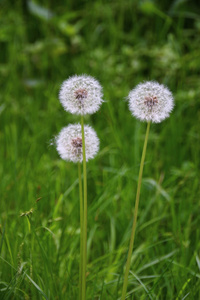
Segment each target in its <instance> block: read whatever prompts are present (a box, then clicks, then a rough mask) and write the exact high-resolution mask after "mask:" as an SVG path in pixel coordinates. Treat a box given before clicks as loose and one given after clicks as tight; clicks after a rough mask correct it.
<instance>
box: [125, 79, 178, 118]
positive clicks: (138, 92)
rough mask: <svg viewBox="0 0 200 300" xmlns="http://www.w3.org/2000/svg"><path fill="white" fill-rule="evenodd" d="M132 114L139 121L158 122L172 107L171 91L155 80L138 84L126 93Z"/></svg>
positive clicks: (167, 115)
mask: <svg viewBox="0 0 200 300" xmlns="http://www.w3.org/2000/svg"><path fill="white" fill-rule="evenodd" d="M128 99H129V109H130V111H131V112H132V115H133V116H135V117H136V118H137V119H140V120H141V121H147V122H149V121H151V122H153V123H160V122H161V121H163V120H164V119H166V118H167V117H169V114H170V112H171V111H172V109H173V107H174V99H173V95H172V93H171V92H170V91H169V89H168V88H167V87H165V86H164V85H162V84H159V83H158V82H155V81H147V82H144V83H140V84H138V85H137V86H136V87H135V88H134V89H133V90H132V91H130V93H129V95H128Z"/></svg>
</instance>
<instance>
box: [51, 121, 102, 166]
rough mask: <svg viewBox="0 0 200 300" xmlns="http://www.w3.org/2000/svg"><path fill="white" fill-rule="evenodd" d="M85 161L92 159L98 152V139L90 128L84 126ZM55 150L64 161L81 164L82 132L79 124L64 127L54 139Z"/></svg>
mask: <svg viewBox="0 0 200 300" xmlns="http://www.w3.org/2000/svg"><path fill="white" fill-rule="evenodd" d="M84 133H85V134H84V136H85V154H86V161H88V160H89V159H91V158H94V157H95V155H96V154H97V152H98V150H99V139H98V137H97V134H96V132H95V131H94V129H92V128H91V127H90V126H88V125H85V126H84ZM55 141H56V149H57V151H58V153H59V155H60V157H61V158H62V159H64V160H66V161H72V162H82V161H83V149H82V132H81V125H80V124H73V125H72V124H70V125H68V126H67V127H64V128H63V129H62V130H61V132H60V133H59V135H58V136H57V137H56V140H55Z"/></svg>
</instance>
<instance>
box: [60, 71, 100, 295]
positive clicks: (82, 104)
mask: <svg viewBox="0 0 200 300" xmlns="http://www.w3.org/2000/svg"><path fill="white" fill-rule="evenodd" d="M102 96H103V94H102V87H101V85H100V84H99V82H98V81H97V80H96V79H94V78H93V77H91V76H88V75H80V76H77V75H74V76H72V77H70V78H69V79H67V80H65V81H64V82H63V84H62V86H61V89H60V93H59V99H60V102H61V104H62V105H63V107H64V109H65V110H66V111H68V112H70V113H72V114H76V115H81V124H75V125H72V124H70V125H69V126H68V127H65V128H63V129H62V130H61V132H60V134H59V135H58V137H57V139H56V144H57V150H58V152H59V154H60V156H61V158H63V159H65V160H69V161H73V162H78V174H79V196H80V228H81V234H80V266H79V299H80V300H85V299H86V266H87V170H86V162H87V161H88V160H89V159H91V158H93V157H94V156H95V155H96V153H97V152H98V149H99V139H98V137H97V135H96V133H95V131H94V130H93V129H92V128H91V127H90V126H88V125H86V126H84V115H86V114H92V113H95V112H96V111H97V110H98V109H99V108H100V105H101V104H102V102H103V99H102ZM81 163H83V185H82V176H81V165H80V164H81ZM82 186H83V190H82Z"/></svg>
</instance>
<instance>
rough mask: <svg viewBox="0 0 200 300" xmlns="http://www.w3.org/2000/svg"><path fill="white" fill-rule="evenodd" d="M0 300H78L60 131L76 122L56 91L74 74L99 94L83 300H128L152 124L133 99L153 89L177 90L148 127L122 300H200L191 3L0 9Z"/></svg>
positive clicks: (89, 119)
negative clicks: (144, 86) (138, 91)
mask: <svg viewBox="0 0 200 300" xmlns="http://www.w3.org/2000/svg"><path fill="white" fill-rule="evenodd" d="M0 8H1V9H0V53H1V56H0V75H1V82H0V85H1V93H0V145H1V146H0V160H1V163H0V178H1V181H0V199H1V201H0V203H1V204H0V299H1V300H10V299H11V300H15V299H16V300H18V299H25V300H27V299H33V300H40V299H41V300H42V299H48V300H66V299H67V300H78V295H79V291H78V284H79V262H80V251H79V243H80V221H79V184H78V183H79V181H78V168H77V164H73V163H71V162H65V161H64V160H61V158H60V157H59V155H58V153H57V151H56V147H55V141H54V140H55V136H56V135H57V134H58V133H59V132H60V130H61V129H62V128H63V127H64V126H67V125H68V124H69V123H71V124H74V123H78V122H80V116H76V115H72V114H69V113H67V112H65V111H64V109H63V107H62V105H61V103H60V101H59V99H58V93H59V89H60V86H61V84H62V82H63V81H64V80H65V79H67V78H68V77H69V76H72V75H74V74H78V75H81V74H87V75H91V76H94V77H95V78H96V79H97V80H98V81H99V82H100V83H101V85H102V86H103V92H104V97H103V99H104V100H105V101H104V103H103V104H102V106H101V109H100V110H99V111H98V112H97V113H95V114H93V115H87V116H85V124H89V125H91V126H92V127H93V128H94V129H95V130H96V132H97V135H98V137H99V139H100V151H99V153H98V155H97V157H96V158H95V159H94V160H90V161H89V162H88V163H87V177H88V183H87V186H88V231H87V234H88V240H87V250H88V253H87V254H88V263H87V299H88V300H117V299H120V297H121V293H122V285H123V275H124V267H125V262H126V258H127V251H128V245H129V239H130V232H131V226H132V221H133V211H134V203H135V194H136V189H137V180H138V172H139V167H140V158H141V154H142V147H143V142H144V136H145V131H146V123H142V122H140V121H139V120H136V119H135V118H133V116H132V115H131V113H130V111H129V108H128V102H127V96H128V94H129V91H130V90H131V89H132V88H134V87H135V86H136V85H137V84H138V83H140V82H143V81H146V80H156V81H158V82H159V83H162V84H165V85H166V86H168V88H169V89H170V90H171V92H172V93H173V95H174V101H175V107H174V110H173V112H172V113H171V115H170V117H169V118H168V119H166V120H165V121H163V122H162V123H159V124H152V125H151V129H150V136H149V141H148V146H147V154H146V159H145V165H144V174H143V181H142V188H141V197H140V205H139V212H138V223H137V228H136V237H135V244H134V249H133V253H132V258H131V270H130V273H129V284H128V290H127V299H134V300H139V299H141V300H145V299H153V300H154V299H157V300H183V299H188V300H198V299H200V213H199V212H200V189H199V186H200V84H199V83H200V71H199V70H200V50H199V45H200V8H199V5H198V3H197V1H194V0H191V1H175V0H174V1H167V0H163V1H155V0H152V1H150V0H144V1H139V0H138V1H137V0H127V1H123V0H116V1H114V0H110V1H106V0H96V1H92V0H88V1H86V0H85V1H81V0H77V1H73V0H67V1H64V0H63V1H62V0H57V1H55V2H54V1H50V0H41V1H39V0H38V1H36V0H34V1H33V0H32V1H25V0H24V1H23V0H20V1H5V0H2V1H1V3H0Z"/></svg>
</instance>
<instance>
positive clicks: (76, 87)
mask: <svg viewBox="0 0 200 300" xmlns="http://www.w3.org/2000/svg"><path fill="white" fill-rule="evenodd" d="M102 96H103V94H102V87H101V85H100V84H99V82H98V81H97V80H96V79H94V78H93V77H91V76H87V75H81V76H77V75H75V76H72V77H70V78H69V79H67V80H65V81H64V82H63V84H62V86H61V89H60V93H59V99H60V102H61V103H62V105H63V107H64V109H65V110H66V111H68V112H70V113H72V114H77V115H85V114H93V113H95V112H96V111H97V110H98V109H99V107H100V105H101V103H102V102H103V99H102Z"/></svg>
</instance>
